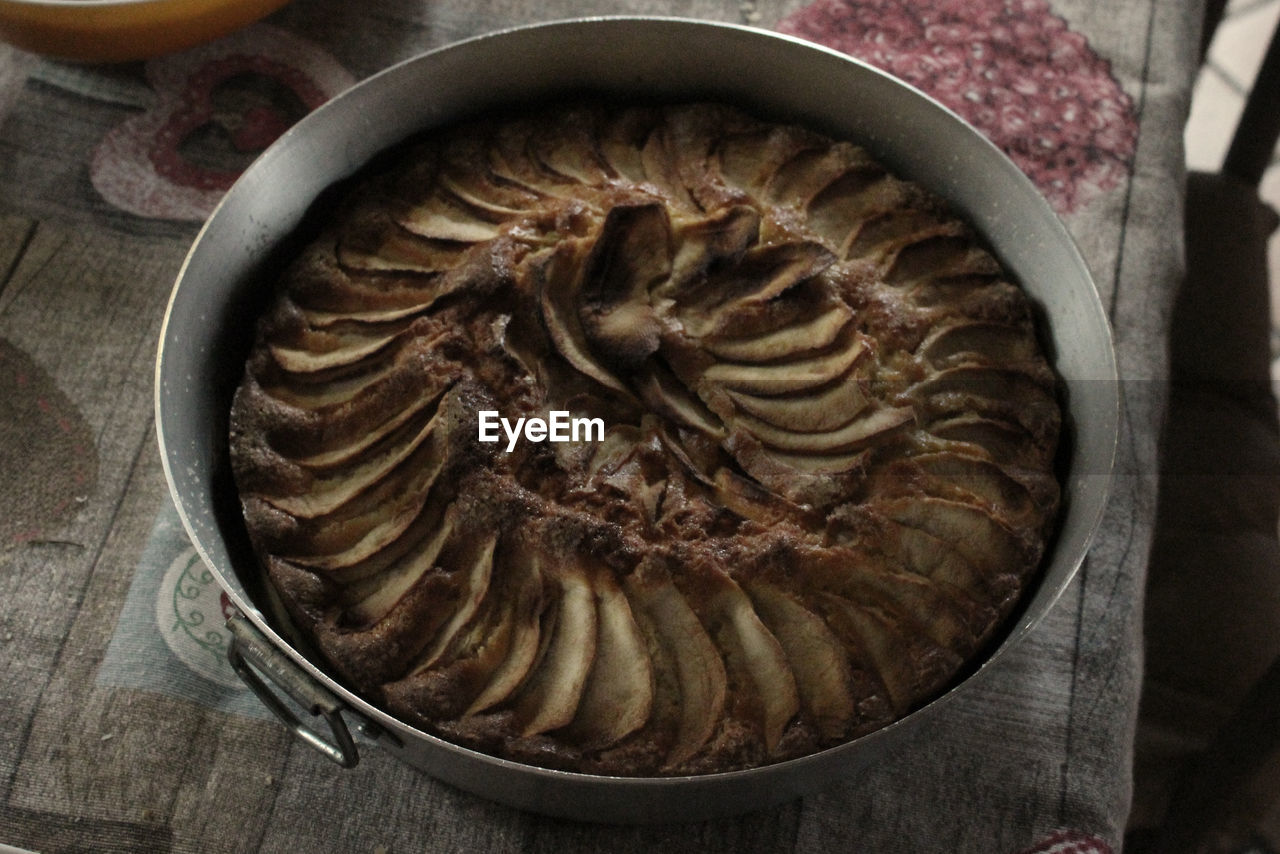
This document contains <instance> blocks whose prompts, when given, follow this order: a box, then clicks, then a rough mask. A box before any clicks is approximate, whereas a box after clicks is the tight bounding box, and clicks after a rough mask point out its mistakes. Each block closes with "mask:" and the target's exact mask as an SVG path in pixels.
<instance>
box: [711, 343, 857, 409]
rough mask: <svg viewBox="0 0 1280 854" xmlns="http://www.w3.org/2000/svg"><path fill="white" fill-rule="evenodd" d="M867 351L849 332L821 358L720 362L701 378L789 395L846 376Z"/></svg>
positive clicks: (752, 390)
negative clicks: (775, 361) (750, 362)
mask: <svg viewBox="0 0 1280 854" xmlns="http://www.w3.org/2000/svg"><path fill="white" fill-rule="evenodd" d="M865 352H867V350H866V344H865V343H864V341H863V340H862V338H861V337H860V336H858V335H856V334H853V333H849V334H846V335H843V336H841V338H840V340H839V341H837V342H836V344H835V345H833V347H832V349H831V351H830V352H827V353H823V354H821V355H817V356H813V357H811V358H806V359H797V360H796V361H793V362H781V363H770V364H764V365H756V364H741V363H738V362H719V363H717V364H714V365H712V366H711V367H709V368H707V370H706V372H705V373H704V374H703V375H702V379H703V381H705V382H708V383H714V384H716V385H721V386H724V387H725V388H726V389H728V390H731V391H739V392H743V393H745V394H756V395H782V394H790V393H793V392H801V391H807V390H809V389H814V388H817V387H818V386H822V385H826V384H827V383H829V382H832V381H833V380H835V379H837V378H839V377H841V376H843V375H844V374H845V373H846V372H847V371H848V370H849V368H850V367H852V366H853V364H854V362H856V361H858V359H859V358H860V357H861V356H862V354H863V353H865Z"/></svg>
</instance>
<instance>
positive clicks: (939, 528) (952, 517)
mask: <svg viewBox="0 0 1280 854" xmlns="http://www.w3.org/2000/svg"><path fill="white" fill-rule="evenodd" d="M873 506H874V507H875V509H876V510H878V511H879V512H881V513H883V514H884V515H885V516H888V517H889V518H890V519H893V520H895V521H898V522H901V523H902V524H904V525H908V526H911V527H914V528H919V529H920V530H922V531H926V532H927V533H930V534H932V535H933V536H935V537H937V538H938V539H940V540H942V541H943V542H945V543H949V544H951V546H952V548H954V549H955V550H956V551H958V552H959V553H960V554H961V555H963V556H964V557H965V558H967V559H968V560H969V561H971V562H972V563H974V564H975V565H977V566H980V567H982V568H983V569H986V570H988V571H995V572H1008V571H1014V572H1024V571H1026V570H1027V569H1029V568H1030V566H1031V565H1033V564H1034V560H1033V558H1034V557H1035V554H1034V550H1033V549H1032V548H1031V546H1030V545H1029V544H1027V543H1026V542H1024V541H1023V540H1022V539H1021V538H1019V537H1018V536H1017V535H1015V534H1014V533H1013V531H1011V530H1009V529H1008V528H1007V527H1005V526H1004V525H1002V524H1001V523H999V522H997V521H996V520H995V519H993V518H992V517H991V516H990V515H989V514H988V513H985V512H983V511H982V510H981V509H979V508H977V507H974V506H972V505H969V504H962V503H960V502H957V501H944V500H943V499H940V498H933V497H931V496H918V497H915V498H914V499H907V500H904V499H890V500H887V501H883V502H880V501H876V502H874V505H873Z"/></svg>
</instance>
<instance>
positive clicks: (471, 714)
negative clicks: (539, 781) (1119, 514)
mask: <svg viewBox="0 0 1280 854" xmlns="http://www.w3.org/2000/svg"><path fill="white" fill-rule="evenodd" d="M310 233H311V235H312V237H311V238H307V239H305V240H303V241H301V242H304V243H306V248H305V249H303V250H301V251H300V253H299V254H298V255H297V256H296V257H295V258H294V259H293V260H292V261H291V262H290V263H289V264H288V266H287V267H286V268H285V269H284V270H283V272H282V273H281V274H280V276H279V282H278V286H277V290H276V292H275V295H274V296H273V297H272V301H271V302H270V305H269V306H268V308H267V309H266V311H265V312H264V314H263V316H262V318H261V320H260V321H259V324H258V329H257V334H256V339H255V343H254V345H253V347H252V351H251V353H250V355H249V358H248V362H247V366H246V372H245V374H244V378H243V381H242V383H241V385H240V386H239V388H238V390H237V392H236V395H235V398H234V402H233V405H232V410H231V417H230V424H231V435H230V452H231V462H232V466H233V471H234V474H235V479H236V483H237V486H238V489H239V491H240V497H241V502H242V506H243V510H244V518H245V521H246V524H247V528H248V531H249V534H250V537H251V540H252V542H253V545H254V548H255V549H256V551H257V553H258V555H259V557H260V560H261V562H262V564H263V566H264V567H265V570H266V572H267V574H268V576H269V578H270V581H271V582H272V584H273V587H274V589H275V591H276V592H277V593H278V594H279V597H280V599H281V600H282V602H283V603H284V605H285V606H286V608H287V610H288V612H289V614H290V615H291V617H292V618H293V620H294V621H295V622H296V623H297V625H298V626H299V627H300V628H301V630H302V631H304V632H305V633H306V635H307V636H308V637H309V639H310V640H311V641H312V642H313V644H314V646H315V648H316V649H317V650H318V651H319V652H320V653H321V654H322V655H323V656H324V657H325V658H326V659H327V660H328V662H329V664H330V665H331V669H332V671H333V672H335V674H336V675H337V676H338V677H339V678H340V679H341V680H343V681H344V682H345V683H346V684H348V685H349V686H350V687H351V688H352V689H353V690H355V691H357V692H359V693H360V694H361V695H362V696H364V697H366V698H368V699H369V700H370V701H371V702H373V703H375V704H377V705H379V706H380V707H382V708H384V709H386V710H387V711H388V712H389V713H391V714H393V715H395V716H396V717H398V718H400V719H401V720H403V721H405V722H407V723H409V724H411V725H414V726H416V727H419V728H421V729H423V730H424V731H427V732H430V733H433V734H436V735H438V736H441V737H443V738H445V739H447V740H450V741H452V742H454V743H457V744H461V745H465V746H467V747H471V748H474V749H477V750H480V751H484V752H488V753H490V754H493V755H496V756H500V757H503V758H507V759H512V760H516V761H519V762H524V763H530V764H535V765H539V766H544V767H550V768H557V769H565V770H572V771H579V772H586V773H595V774H608V775H641V776H653V775H673V774H700V773H710V772H718V771H725V770H732V769H741V768H748V767H753V766H758V765H763V764H767V763H772V762H777V761H779V760H783V759H788V758H793V757H797V756H800V755H804V754H807V753H811V752H814V751H816V750H820V749H823V748H825V747H828V746H831V745H835V744H838V743H841V742H844V741H847V740H849V739H852V738H855V737H857V736H859V735H862V734H865V733H867V732H870V731H872V730H875V729H877V728H879V727H882V726H884V725H885V724H888V723H890V722H892V721H894V720H896V719H898V718H900V717H901V716H903V715H905V714H906V713H908V712H909V711H911V710H912V709H913V708H914V707H917V706H919V705H920V704H923V703H925V702H927V701H929V700H930V699H931V698H933V697H935V696H937V695H938V694H939V693H941V692H942V691H944V690H945V689H946V688H948V687H949V686H950V685H951V684H953V683H954V682H955V681H957V680H958V679H959V678H962V677H963V675H964V674H965V673H966V672H967V671H966V665H967V663H970V662H973V661H974V660H975V658H976V657H977V656H978V654H979V653H980V652H981V651H982V650H983V648H984V646H985V645H986V644H988V643H989V642H990V641H991V640H992V637H993V634H994V633H995V632H997V631H998V630H999V627H1000V626H1001V624H1002V621H1003V620H1004V619H1005V618H1006V617H1007V616H1008V614H1009V613H1010V611H1011V609H1013V608H1014V606H1015V605H1016V603H1017V601H1018V598H1019V595H1020V593H1021V592H1022V591H1023V589H1024V588H1025V587H1026V585H1027V583H1028V581H1029V579H1030V578H1032V577H1033V576H1034V573H1035V571H1036V569H1037V566H1038V564H1039V562H1040V560H1041V557H1042V555H1043V553H1044V550H1045V544H1046V540H1047V538H1048V537H1049V536H1050V535H1051V534H1052V528H1053V523H1054V520H1055V516H1056V511H1057V505H1058V500H1059V485H1058V482H1057V480H1056V478H1055V474H1054V460H1055V455H1056V448H1057V442H1058V433H1059V426H1060V420H1061V411H1060V407H1059V404H1058V400H1057V380H1056V378H1055V375H1054V373H1053V371H1052V369H1051V367H1050V366H1049V364H1048V362H1047V360H1046V358H1045V356H1044V353H1043V351H1042V348H1041V347H1040V345H1039V344H1038V342H1037V335H1036V329H1035V322H1034V316H1033V311H1032V307H1031V304H1030V301H1029V300H1028V298H1027V296H1026V295H1025V294H1024V293H1023V291H1022V290H1021V289H1020V288H1019V287H1018V286H1017V285H1016V284H1015V283H1014V282H1013V281H1011V279H1010V276H1009V274H1008V273H1007V272H1006V271H1004V270H1003V269H1002V267H1001V265H1000V264H999V263H998V262H997V260H996V259H995V258H994V257H993V255H992V253H991V252H990V251H989V250H988V249H987V248H985V247H984V245H983V243H982V241H981V240H980V238H979V237H978V236H977V235H976V234H975V233H974V231H973V229H972V228H971V227H969V226H968V225H966V224H965V223H964V222H963V221H962V220H961V219H960V218H958V217H957V215H956V214H955V213H953V212H952V211H950V210H949V209H948V207H947V205H946V204H944V203H943V201H942V200H941V199H940V198H938V197H937V196H936V195H934V194H932V193H930V192H929V191H927V190H926V189H924V188H922V187H920V186H918V185H916V184H914V183H911V182H909V181H906V180H903V179H901V178H899V177H897V176H895V175H893V174H891V172H890V171H889V170H887V169H886V168H885V167H884V166H883V165H882V164H881V163H879V162H877V161H876V160H875V159H873V158H872V157H871V156H870V155H869V154H868V153H867V152H866V151H865V150H863V149H862V148H860V147H858V146H856V145H854V144H851V143H848V142H843V141H837V140H834V139H831V138H829V137H828V136H825V135H823V134H821V133H818V132H815V131H812V130H808V129H805V128H802V127H798V126H793V125H789V124H784V123H778V122H773V121H766V120H762V119H759V118H755V117H752V116H750V115H747V114H745V113H744V112H742V111H740V110H739V109H737V108H734V107H730V106H726V105H717V104H705V103H698V104H677V105H672V104H645V105H634V104H633V105H627V106H617V105H608V104H605V103H594V102H585V101H584V102H577V103H570V104H560V105H551V106H544V107H542V108H540V109H538V110H537V111H536V113H534V112H519V113H516V112H513V113H504V114H501V115H495V116H489V117H482V118H478V119H474V120H470V121H468V122H465V123H460V124H458V125H455V126H452V127H449V128H445V129H441V130H437V131H433V132H431V133H429V134H426V135H424V136H422V137H420V138H416V139H414V140H412V141H410V142H409V143H406V144H405V145H403V146H401V147H399V148H398V149H397V150H396V152H395V153H394V155H393V156H388V157H385V158H382V159H381V160H379V161H378V162H376V163H375V164H374V165H372V166H370V167H369V168H368V169H367V170H366V171H365V172H363V173H362V174H361V175H360V176H359V178H358V179H356V180H355V181H353V182H351V183H350V185H349V186H347V187H346V188H345V189H344V190H343V191H342V193H341V197H340V201H338V202H337V203H335V204H334V205H332V206H331V207H330V209H329V210H328V211H326V213H325V214H324V217H323V219H322V220H321V221H320V223H319V224H318V225H316V226H314V228H313V230H312V231H311V232H310ZM513 425H514V426H513ZM570 427H572V429H569V428H570ZM579 427H581V428H582V429H579ZM495 435H496V439H495ZM969 666H973V665H972V664H970V665H969Z"/></svg>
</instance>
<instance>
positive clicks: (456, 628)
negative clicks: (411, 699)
mask: <svg viewBox="0 0 1280 854" xmlns="http://www.w3.org/2000/svg"><path fill="white" fill-rule="evenodd" d="M497 542H498V537H497V535H496V534H490V535H489V536H488V537H484V538H482V539H481V540H480V541H479V543H478V548H472V549H466V550H464V549H459V551H465V552H469V553H464V554H459V555H457V556H456V557H457V559H459V560H462V561H465V563H464V565H462V566H458V567H456V568H455V571H458V572H465V573H466V579H467V581H466V587H465V592H464V594H463V596H462V600H461V601H460V602H459V603H458V608H457V610H455V611H454V613H453V616H452V617H450V618H449V622H448V623H446V624H445V625H444V627H443V628H442V629H441V630H440V633H439V634H438V635H436V638H435V640H433V641H432V642H431V645H430V646H429V647H427V651H426V654H424V655H423V656H422V658H421V659H420V660H419V662H418V669H420V670H426V669H427V668H429V667H432V666H433V665H435V663H436V662H437V661H439V660H440V656H442V655H444V653H445V650H447V649H448V648H449V645H450V644H451V643H453V642H454V639H455V638H456V637H457V635H458V633H459V632H460V631H462V628H463V627H464V626H465V625H467V623H469V622H470V621H471V619H472V618H473V617H475V615H476V611H477V610H479V608H480V603H481V602H482V601H483V600H484V598H485V596H486V595H488V593H489V582H490V579H491V578H492V576H493V549H494V546H495V545H497Z"/></svg>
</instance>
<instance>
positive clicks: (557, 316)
mask: <svg viewBox="0 0 1280 854" xmlns="http://www.w3.org/2000/svg"><path fill="white" fill-rule="evenodd" d="M586 251H588V250H587V247H586V246H584V245H582V242H581V241H564V242H562V243H560V244H559V245H558V246H557V247H556V248H555V249H554V250H553V251H552V252H551V255H550V258H549V259H548V260H547V263H546V264H545V266H543V268H542V274H543V278H542V283H541V287H540V288H539V292H540V293H539V297H540V299H539V301H540V303H541V307H542V318H543V321H544V323H545V324H546V329H547V334H548V335H549V336H550V337H551V340H552V342H553V343H554V344H555V346H556V349H557V350H558V351H559V352H560V355H562V356H564V358H565V360H566V361H568V362H569V364H571V365H573V366H574V367H575V368H577V369H578V370H579V371H581V372H582V373H583V374H585V375H586V376H588V377H591V378H592V379H594V380H595V381H596V382H598V383H600V384H601V385H603V386H605V387H606V388H611V389H613V390H614V391H617V392H620V393H622V394H623V395H625V396H626V397H628V398H630V397H631V392H630V391H629V390H628V389H627V387H626V386H625V385H623V383H622V381H621V380H619V379H618V378H617V377H616V376H614V375H613V373H612V372H610V371H609V370H608V369H607V368H605V367H604V365H602V364H601V363H600V361H599V359H598V358H597V357H596V356H595V355H594V354H593V353H592V352H591V346H590V344H589V343H588V341H587V336H586V333H585V332H584V331H583V329H582V322H581V321H580V320H579V318H578V307H577V305H576V297H577V292H578V281H577V280H578V277H579V276H580V275H581V270H580V266H581V261H580V259H579V258H578V257H576V256H579V255H581V254H582V253H584V252H586Z"/></svg>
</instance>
